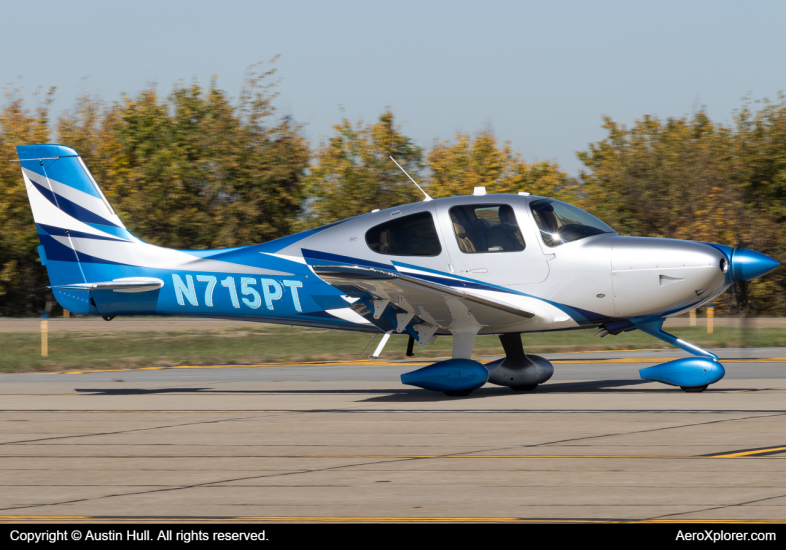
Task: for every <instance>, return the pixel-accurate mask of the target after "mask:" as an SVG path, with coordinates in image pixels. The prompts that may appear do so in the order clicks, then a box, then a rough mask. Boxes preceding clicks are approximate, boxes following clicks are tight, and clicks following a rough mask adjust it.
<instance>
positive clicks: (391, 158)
mask: <svg viewBox="0 0 786 550" xmlns="http://www.w3.org/2000/svg"><path fill="white" fill-rule="evenodd" d="M390 160H392V161H393V162H396V159H394V158H393V157H392V156H391V157H390ZM396 166H398V167H399V168H401V165H400V164H399V163H398V162H396ZM401 171H402V172H404V174H406V176H407V177H408V178H409V179H410V181H412V183H414V184H415V187H417V188H418V189H420V192H421V193H423V194H424V195H426V198H425V199H423V202H427V201H430V200H431V197H429V196H428V193H426V192H425V191H423V188H422V187H421V186H420V185H418V182H416V181H415V180H413V179H412V176H410V175H409V174H407V171H406V170H404V169H403V168H401Z"/></svg>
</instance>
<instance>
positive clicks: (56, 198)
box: [31, 180, 118, 227]
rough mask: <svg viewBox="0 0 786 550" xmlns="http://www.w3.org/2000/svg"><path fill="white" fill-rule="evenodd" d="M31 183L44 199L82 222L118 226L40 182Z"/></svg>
mask: <svg viewBox="0 0 786 550" xmlns="http://www.w3.org/2000/svg"><path fill="white" fill-rule="evenodd" d="M31 181H32V180H31ZM32 183H33V185H34V186H35V188H36V189H38V191H40V192H41V194H42V195H43V196H44V197H46V199H47V200H48V201H49V202H51V203H52V204H54V205H55V206H57V207H59V208H60V210H62V211H63V212H65V213H66V214H68V215H69V216H71V217H73V218H75V219H77V220H79V221H80V222H84V223H98V224H101V225H108V226H110V227H118V225H117V224H115V223H112V222H110V221H109V220H107V219H105V218H102V217H101V216H99V215H98V214H94V213H93V212H91V211H90V210H88V209H87V208H85V207H83V206H79V205H78V204H76V203H75V202H72V201H70V200H68V199H66V198H65V197H63V196H61V195H57V194H55V193H53V192H52V191H50V190H49V189H47V188H46V187H44V186H42V185H40V184H38V183H36V182H34V181H33V182H32Z"/></svg>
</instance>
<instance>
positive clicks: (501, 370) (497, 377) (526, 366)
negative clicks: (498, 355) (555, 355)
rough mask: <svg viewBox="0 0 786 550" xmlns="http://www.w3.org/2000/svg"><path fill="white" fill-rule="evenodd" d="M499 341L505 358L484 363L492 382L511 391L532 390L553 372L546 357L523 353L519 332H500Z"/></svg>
mask: <svg viewBox="0 0 786 550" xmlns="http://www.w3.org/2000/svg"><path fill="white" fill-rule="evenodd" d="M499 341H500V342H501V343H502V348H503V349H504V350H505V358H504V359H497V360H496V361H492V362H491V363H489V364H487V365H486V368H487V369H488V371H489V382H491V383H492V384H497V385H499V386H508V387H509V388H510V389H512V390H513V391H519V392H521V391H532V390H534V389H535V388H537V387H538V385H539V384H542V383H543V382H545V381H546V380H548V379H549V378H551V375H552V374H554V367H553V366H552V365H551V363H549V362H548V361H547V360H546V359H544V358H543V357H538V356H537V355H527V354H526V353H524V346H523V345H522V343H521V335H520V334H518V333H514V334H500V336H499Z"/></svg>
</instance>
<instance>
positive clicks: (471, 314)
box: [311, 265, 536, 344]
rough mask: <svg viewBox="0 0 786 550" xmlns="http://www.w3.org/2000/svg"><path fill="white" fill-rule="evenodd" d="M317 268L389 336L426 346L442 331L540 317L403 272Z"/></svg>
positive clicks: (357, 309)
mask: <svg viewBox="0 0 786 550" xmlns="http://www.w3.org/2000/svg"><path fill="white" fill-rule="evenodd" d="M311 268H312V269H313V270H314V273H315V274H316V275H317V276H318V277H319V278H320V279H322V280H323V281H325V282H326V283H328V284H329V285H331V286H333V287H334V288H337V289H338V290H340V291H341V292H343V293H345V294H347V295H348V296H351V297H353V298H359V303H358V304H356V305H353V307H352V309H353V310H355V312H356V313H358V314H360V315H362V316H363V317H365V318H366V319H368V320H369V321H371V322H372V323H374V324H375V325H377V326H378V327H379V328H380V329H382V330H384V331H388V330H396V331H397V332H403V331H404V330H406V331H407V332H409V333H410V334H412V336H414V337H415V338H416V339H418V341H419V343H421V344H423V343H425V341H424V338H425V340H428V338H430V337H431V335H433V334H434V333H435V332H436V331H438V330H439V329H440V328H443V329H445V328H458V327H461V326H478V325H481V326H488V325H495V326H500V325H506V324H514V323H519V322H521V321H522V320H524V319H532V318H534V317H535V316H536V315H535V313H532V312H531V311H527V310H525V309H522V308H520V307H518V306H516V305H514V304H510V303H505V302H502V301H500V300H497V299H494V298H491V297H488V296H482V295H480V294H478V293H473V292H471V291H469V290H467V289H456V288H451V287H448V286H445V285H442V284H439V283H434V282H431V281H427V280H423V279H420V278H417V277H413V276H411V275H409V274H406V273H401V272H398V271H387V270H383V269H377V268H370V267H361V266H356V265H313V266H311ZM443 333H445V334H447V333H448V332H447V331H443Z"/></svg>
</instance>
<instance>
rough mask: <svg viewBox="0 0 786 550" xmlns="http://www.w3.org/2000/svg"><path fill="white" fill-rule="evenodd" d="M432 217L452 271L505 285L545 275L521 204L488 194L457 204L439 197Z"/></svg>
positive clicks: (546, 267) (534, 280)
mask: <svg viewBox="0 0 786 550" xmlns="http://www.w3.org/2000/svg"><path fill="white" fill-rule="evenodd" d="M446 202H447V201H446ZM437 220H438V222H439V226H440V230H441V232H442V237H443V242H444V243H445V247H446V249H447V252H448V254H449V255H450V260H451V266H450V267H452V270H453V273H454V274H456V275H459V276H461V277H467V278H470V279H475V280H478V281H481V282H483V283H487V284H492V285H505V286H508V285H513V284H524V283H530V284H531V283H540V282H542V281H544V280H545V279H546V277H548V275H549V265H548V262H547V260H546V257H545V256H544V255H543V251H542V250H541V248H540V246H539V243H538V242H537V240H536V239H537V232H536V231H535V230H534V229H533V228H534V226H535V224H534V222H533V221H532V217H531V216H530V215H529V212H527V210H526V209H525V208H520V207H517V206H513V205H510V204H506V203H505V202H504V201H494V197H489V198H488V199H486V200H481V201H477V202H472V203H469V202H463V201H462V203H459V204H456V203H452V204H451V203H450V202H448V203H447V204H445V203H444V202H443V201H440V202H439V203H437Z"/></svg>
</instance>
